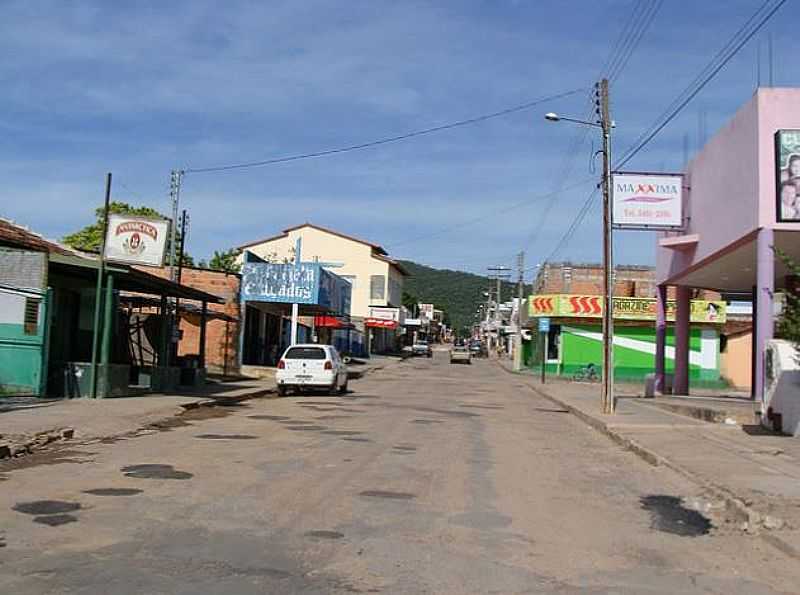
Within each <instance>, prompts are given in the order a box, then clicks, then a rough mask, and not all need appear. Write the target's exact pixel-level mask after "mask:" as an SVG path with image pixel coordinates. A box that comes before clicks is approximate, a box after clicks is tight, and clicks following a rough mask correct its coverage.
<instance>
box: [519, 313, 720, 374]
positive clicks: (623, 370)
mask: <svg viewBox="0 0 800 595" xmlns="http://www.w3.org/2000/svg"><path fill="white" fill-rule="evenodd" d="M560 337H561V363H560V364H555V363H548V364H547V372H548V373H549V374H558V375H561V376H572V375H573V374H574V373H575V372H576V371H577V370H579V369H580V368H582V367H584V366H586V365H587V364H589V363H593V364H595V366H597V367H598V370H599V369H601V368H602V361H603V351H602V347H603V346H602V337H601V327H600V325H599V324H598V325H587V324H569V323H565V324H561V335H560ZM532 339H533V340H532V341H531V350H532V352H533V354H532V358H531V362H532V364H531V367H534V368H536V369H540V363H539V362H540V361H541V359H540V358H541V355H540V346H539V345H538V343H539V340H540V339H539V338H538V337H537V334H536V332H534V333H533V334H532ZM674 344H675V338H674V334H673V329H672V328H669V329H668V331H667V346H668V349H667V361H666V367H667V372H668V373H669V372H672V370H673V368H674V359H673V357H671V356H672V354H671V353H670V351H671V350H670V349H669V347H674ZM689 349H690V363H689V379H690V381H693V382H694V384H695V385H696V386H698V385H709V386H715V385H720V384H722V381H721V378H720V372H719V333H718V331H717V330H716V329H704V328H692V329H691V331H690V339H689ZM654 352H655V328H653V327H648V326H623V325H617V326H616V327H615V329H614V375H615V378H616V379H618V380H623V381H624V380H630V381H643V380H644V378H645V376H646V375H647V374H651V373H652V372H653V371H654V370H655V353H654ZM533 362H535V363H533Z"/></svg>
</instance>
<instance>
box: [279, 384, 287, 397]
mask: <svg viewBox="0 0 800 595" xmlns="http://www.w3.org/2000/svg"><path fill="white" fill-rule="evenodd" d="M278 396H279V397H285V396H286V387H285V386H279V387H278Z"/></svg>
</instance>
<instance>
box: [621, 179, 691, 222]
mask: <svg viewBox="0 0 800 595" xmlns="http://www.w3.org/2000/svg"><path fill="white" fill-rule="evenodd" d="M611 184H612V187H613V217H612V222H613V226H614V227H615V228H617V229H645V230H651V229H680V228H682V227H683V176H681V175H676V174H641V173H615V174H613V175H612V178H611Z"/></svg>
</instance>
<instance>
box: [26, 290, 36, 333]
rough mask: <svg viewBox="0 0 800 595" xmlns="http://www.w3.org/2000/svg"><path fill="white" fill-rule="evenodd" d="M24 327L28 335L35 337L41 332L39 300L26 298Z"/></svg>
mask: <svg viewBox="0 0 800 595" xmlns="http://www.w3.org/2000/svg"><path fill="white" fill-rule="evenodd" d="M23 325H24V327H25V334H26V335H35V334H36V333H37V331H38V330H39V300H37V299H34V298H25V320H24V322H23Z"/></svg>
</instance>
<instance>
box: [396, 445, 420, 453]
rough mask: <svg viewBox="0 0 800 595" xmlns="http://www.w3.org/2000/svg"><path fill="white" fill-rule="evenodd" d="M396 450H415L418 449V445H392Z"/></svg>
mask: <svg viewBox="0 0 800 595" xmlns="http://www.w3.org/2000/svg"><path fill="white" fill-rule="evenodd" d="M392 448H393V449H394V450H400V451H404V452H415V451H416V450H417V447H416V446H411V445H408V444H398V445H397V446H393V447H392Z"/></svg>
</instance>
